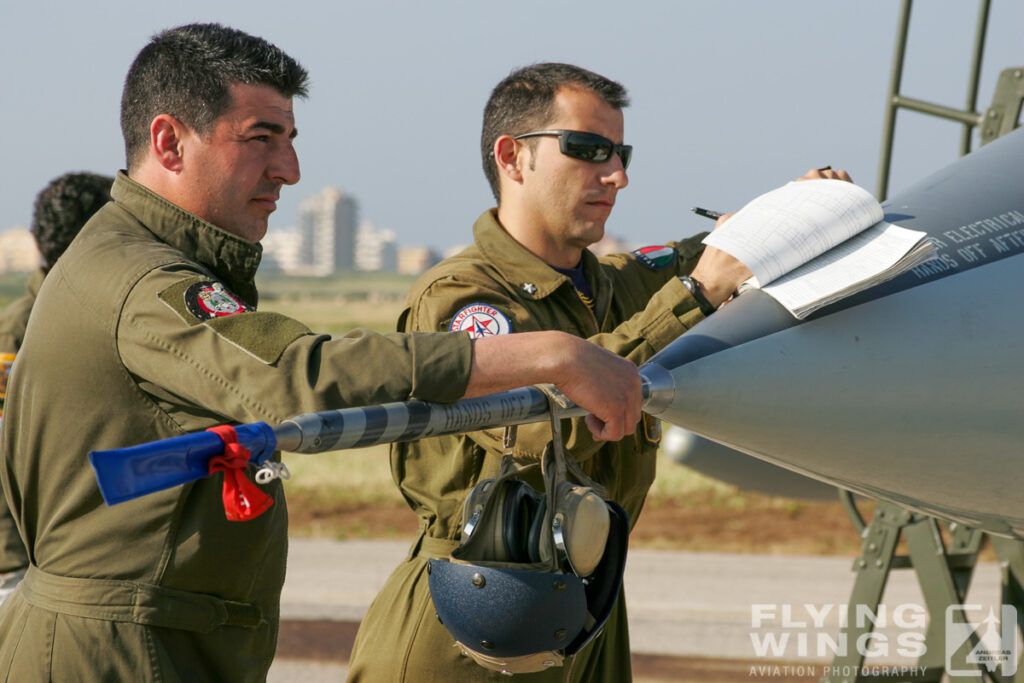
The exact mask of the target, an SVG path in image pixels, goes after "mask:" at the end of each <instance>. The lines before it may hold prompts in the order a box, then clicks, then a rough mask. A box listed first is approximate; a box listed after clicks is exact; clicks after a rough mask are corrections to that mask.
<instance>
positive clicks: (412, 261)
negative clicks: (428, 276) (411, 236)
mask: <svg viewBox="0 0 1024 683" xmlns="http://www.w3.org/2000/svg"><path fill="white" fill-rule="evenodd" d="M440 262H441V257H440V256H438V254H437V252H436V251H434V250H433V249H431V248H430V247H400V248H399V250H398V272H399V273H401V274H402V275H419V274H420V273H422V272H424V271H426V270H427V269H428V268H431V267H432V266H435V265H437V264H438V263H440Z"/></svg>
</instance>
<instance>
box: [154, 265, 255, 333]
mask: <svg viewBox="0 0 1024 683" xmlns="http://www.w3.org/2000/svg"><path fill="white" fill-rule="evenodd" d="M158 296H159V297H160V299H161V301H163V302H164V303H165V304H167V305H168V306H170V307H171V308H172V309H174V311H175V312H176V313H177V314H178V315H179V316H180V317H181V318H182V320H184V321H185V322H187V323H189V324H191V325H195V324H196V323H201V322H205V321H207V320H213V319H215V318H223V317H225V316H230V315H235V314H236V313H246V312H249V311H252V310H253V308H252V307H251V306H249V305H248V304H247V303H245V302H244V301H242V299H240V298H239V297H238V296H237V295H236V294H235V293H234V292H232V291H231V290H229V289H228V288H227V287H225V286H224V285H223V284H222V283H220V282H216V281H215V280H209V279H206V278H202V277H199V278H189V279H188V280H182V281H181V282H177V283H175V284H173V285H171V286H170V287H168V288H167V289H165V290H164V291H162V292H160V294H159V295H158Z"/></svg>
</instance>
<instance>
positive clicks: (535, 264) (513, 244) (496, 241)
mask: <svg viewBox="0 0 1024 683" xmlns="http://www.w3.org/2000/svg"><path fill="white" fill-rule="evenodd" d="M473 239H474V240H475V241H476V245H477V247H478V248H479V249H480V252H481V254H482V255H483V257H484V259H486V261H487V262H488V263H489V264H491V265H492V266H493V267H494V268H495V270H497V271H498V272H499V273H501V276H502V277H503V278H505V280H506V281H507V282H509V283H510V284H511V285H513V286H514V287H516V288H517V289H518V290H519V291H520V292H521V293H522V295H523V296H524V297H526V298H528V299H533V300H534V301H536V300H538V299H543V298H544V297H547V296H549V295H551V294H552V293H553V292H554V291H555V290H557V289H558V288H559V287H561V286H562V285H563V284H568V285H569V286H570V287H571V286H572V282H571V281H570V280H569V278H568V277H566V276H565V275H562V274H561V273H559V272H558V271H557V270H555V269H554V268H552V267H551V266H549V265H548V264H547V263H545V262H544V261H543V260H542V259H540V258H538V257H537V256H536V255H534V254H533V253H532V252H531V251H530V250H528V249H527V248H526V247H524V246H523V245H521V244H520V243H519V242H517V241H516V240H515V239H514V238H513V237H512V236H511V235H509V234H508V232H507V231H506V230H505V228H503V227H502V226H501V223H499V222H498V210H497V209H488V210H487V211H485V212H484V213H483V214H482V215H481V216H480V218H478V219H477V221H476V223H475V224H474V225H473ZM599 266H600V264H599V262H598V260H597V257H596V256H594V254H592V253H591V252H590V250H589V249H584V250H583V272H584V274H585V275H587V276H588V277H591V278H592V281H593V282H594V283H595V284H597V287H596V288H595V290H594V296H595V300H596V301H597V302H598V305H597V308H596V310H595V312H599V314H598V320H603V318H604V314H605V313H607V303H608V302H607V299H608V297H607V296H604V294H605V292H607V291H608V287H610V286H611V282H610V280H608V276H607V275H605V274H604V273H603V272H602V271H601V268H600V267H599Z"/></svg>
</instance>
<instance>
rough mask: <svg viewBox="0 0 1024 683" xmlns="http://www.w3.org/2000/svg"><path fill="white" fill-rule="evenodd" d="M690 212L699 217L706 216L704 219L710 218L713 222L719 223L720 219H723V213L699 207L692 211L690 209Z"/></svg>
mask: <svg viewBox="0 0 1024 683" xmlns="http://www.w3.org/2000/svg"><path fill="white" fill-rule="evenodd" d="M690 211H693V212H694V213H695V214H697V215H698V216H704V218H710V219H711V220H713V221H717V220H718V219H719V218H721V217H722V213H721V212H720V211H712V210H711V209H702V208H700V207H699V206H695V207H693V208H692V209H690Z"/></svg>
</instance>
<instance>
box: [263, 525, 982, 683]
mask: <svg viewBox="0 0 1024 683" xmlns="http://www.w3.org/2000/svg"><path fill="white" fill-rule="evenodd" d="M408 545H409V544H408V542H406V541H380V540H363V541H343V542H342V541H329V540H323V539H292V540H291V548H290V551H289V558H288V576H287V579H286V581H285V586H284V591H283V594H282V614H281V616H282V626H281V634H280V638H279V643H278V650H277V658H276V659H275V662H274V665H273V667H272V668H271V670H270V676H269V679H268V680H269V681H271V683H284V682H286V681H309V682H311V683H317V682H320V681H340V680H344V677H345V674H346V672H347V666H346V664H347V661H348V655H349V652H350V650H351V645H352V640H353V638H354V636H355V632H356V629H357V628H358V622H359V620H360V619H361V618H362V616H363V615H364V614H365V612H366V609H367V608H368V607H369V604H370V602H371V601H372V600H373V598H374V596H375V595H376V593H377V591H378V590H379V589H380V587H381V586H382V585H383V583H384V581H385V580H386V579H387V577H388V575H389V574H390V573H391V570H392V569H393V568H394V567H395V566H396V565H397V564H398V563H399V562H401V561H402V560H403V559H404V558H405V555H406V553H407V552H408ZM854 578H855V573H854V571H853V560H852V559H851V558H836V557H805V556H804V557H792V556H774V555H749V554H726V553H699V552H685V551H662V550H647V549H634V550H630V552H629V559H628V561H627V566H626V574H625V579H624V590H625V593H626V596H627V599H628V605H629V624H630V642H631V644H632V648H633V655H632V658H633V667H634V675H635V680H636V681H637V682H638V683H648V682H654V681H680V682H686V681H748V680H751V679H764V680H769V681H772V683H785V682H787V681H811V680H818V679H820V678H821V677H822V676H823V675H826V674H829V673H830V672H829V669H828V668H827V667H828V666H829V665H830V663H831V661H832V659H833V657H834V654H835V647H837V645H832V644H831V643H838V644H841V643H842V638H841V636H840V635H839V631H840V629H839V624H840V615H841V614H842V613H843V612H844V611H845V610H846V607H845V605H846V603H847V602H848V601H849V597H850V592H851V590H852V588H853V582H854ZM999 591H1000V574H999V567H998V565H996V564H994V563H979V564H978V567H977V569H976V571H975V576H974V580H973V581H972V584H971V589H970V591H969V593H968V596H967V600H966V602H967V603H978V604H980V605H985V606H989V605H998V603H999V596H1000V592H999ZM924 605H925V602H924V598H923V596H922V594H921V591H920V588H919V587H918V585H917V580H916V578H915V576H914V572H913V571H894V572H893V573H892V574H891V576H890V578H889V581H888V584H887V588H886V592H885V594H884V596H883V606H882V607H880V608H879V610H878V611H877V614H874V615H862V616H861V618H864V619H871V620H872V621H876V629H875V632H876V634H878V637H877V638H876V640H875V641H873V643H871V644H869V645H868V646H867V649H869V650H871V651H872V652H873V653H875V654H874V655H873V656H872V657H871V658H870V659H869V660H868V661H869V663H874V664H875V665H877V666H893V667H904V668H905V667H909V666H911V665H912V664H913V662H914V661H915V660H916V655H917V654H919V653H914V652H913V645H914V642H918V641H921V640H923V632H924V629H925V620H926V614H927V612H926V609H925V607H924ZM986 609H987V608H986ZM997 612H998V610H997ZM984 616H985V614H983V613H978V614H975V613H972V614H971V615H970V617H969V618H970V619H971V621H972V622H975V621H978V622H980V621H981V620H982V619H984ZM856 618H857V617H856V616H855V614H854V613H853V612H851V613H850V614H849V619H850V621H853V620H854V619H856ZM915 634H917V635H916V636H915ZM915 638H916V641H915ZM849 646H850V647H851V648H853V647H856V646H855V644H853V643H850V644H849ZM908 648H910V649H909V650H908ZM908 652H909V653H910V654H912V655H913V656H905V655H907V653H908ZM842 678H843V676H841V675H840V676H839V677H838V678H837V679H836V680H842Z"/></svg>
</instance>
